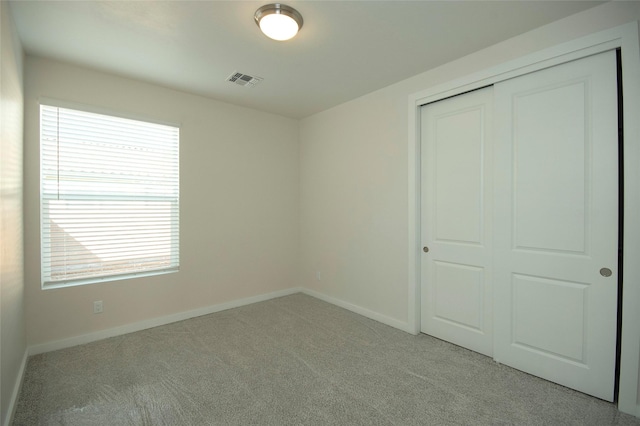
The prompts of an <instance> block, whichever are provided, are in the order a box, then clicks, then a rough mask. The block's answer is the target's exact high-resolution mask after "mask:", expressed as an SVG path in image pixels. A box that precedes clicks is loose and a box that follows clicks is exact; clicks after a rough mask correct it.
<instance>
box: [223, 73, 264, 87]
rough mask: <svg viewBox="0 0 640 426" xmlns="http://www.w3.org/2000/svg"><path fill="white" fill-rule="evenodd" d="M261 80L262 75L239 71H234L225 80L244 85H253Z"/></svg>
mask: <svg viewBox="0 0 640 426" xmlns="http://www.w3.org/2000/svg"><path fill="white" fill-rule="evenodd" d="M262 80H263V78H262V77H256V76H253V75H248V74H242V73H241V72H234V73H233V74H231V75H230V76H229V77H228V78H227V81H230V82H231V83H235V84H237V85H239V86H244V87H253V86H255V85H256V84H258V83H260V82H261V81H262Z"/></svg>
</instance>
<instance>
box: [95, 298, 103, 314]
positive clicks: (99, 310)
mask: <svg viewBox="0 0 640 426" xmlns="http://www.w3.org/2000/svg"><path fill="white" fill-rule="evenodd" d="M102 310H103V306H102V300H96V301H95V302H93V313H94V314H101V313H102Z"/></svg>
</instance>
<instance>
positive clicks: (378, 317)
mask: <svg viewBox="0 0 640 426" xmlns="http://www.w3.org/2000/svg"><path fill="white" fill-rule="evenodd" d="M299 290H300V292H302V293H304V294H306V295H309V296H312V297H315V298H316V299H320V300H324V301H325V302H327V303H331V304H332V305H336V306H339V307H341V308H344V309H346V310H348V311H351V312H355V313H356V314H359V315H362V316H364V317H367V318H370V319H372V320H374V321H378V322H381V323H383V324H386V325H388V326H391V327H394V328H397V329H399V330H402V331H405V332H407V333H411V334H414V333H412V330H411V327H410V326H409V323H408V322H405V321H399V320H397V319H395V318H391V317H388V316H386V315H382V314H380V313H378V312H375V311H371V310H369V309H366V308H363V307H361V306H358V305H354V304H353V303H349V302H345V301H343V300H340V299H336V298H334V297H331V296H327V295H326V294H323V293H319V292H317V291H315V290H309V289H308V288H301V289H299Z"/></svg>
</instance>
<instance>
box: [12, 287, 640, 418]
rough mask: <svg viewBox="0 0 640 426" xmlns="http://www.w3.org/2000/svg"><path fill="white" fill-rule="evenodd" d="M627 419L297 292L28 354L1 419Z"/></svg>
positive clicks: (547, 385) (488, 362) (526, 377)
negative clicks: (13, 405) (10, 411)
mask: <svg viewBox="0 0 640 426" xmlns="http://www.w3.org/2000/svg"><path fill="white" fill-rule="evenodd" d="M484 424H486V425H511V424H517V425H528V424H532V425H598V426H603V425H640V419H636V418H634V417H631V416H628V415H626V414H622V413H620V412H618V411H617V410H616V408H615V406H613V405H612V404H609V403H607V402H604V401H601V400H598V399H595V398H592V397H589V396H586V395H584V394H581V393H579V392H575V391H572V390H570V389H567V388H564V387H562V386H558V385H555V384H553V383H550V382H547V381H544V380H541V379H538V378H536V377H533V376H530V375H528V374H525V373H522V372H520V371H516V370H513V369H511V368H509V367H505V366H502V365H497V364H496V363H494V362H493V361H492V360H491V359H490V358H487V357H485V356H482V355H479V354H476V353H474V352H470V351H468V350H465V349H462V348H460V347H457V346H454V345H451V344H449V343H446V342H443V341H440V340H438V339H434V338H432V337H429V336H426V335H420V336H412V335H409V334H406V333H404V332H402V331H398V330H395V329H393V328H391V327H388V326H385V325H383V324H380V323H377V322H375V321H372V320H369V319H367V318H364V317H362V316H359V315H357V314H354V313H351V312H348V311H346V310H343V309H341V308H338V307H335V306H333V305H330V304H327V303H324V302H322V301H319V300H317V299H315V298H312V297H309V296H305V295H302V294H296V295H292V296H287V297H283V298H280V299H274V300H270V301H267V302H261V303H256V304H254V305H250V306H245V307H241V308H237V309H232V310H228V311H224V312H219V313H216V314H212V315H207V316H203V317H199V318H194V319H191V320H187V321H182V322H179V323H175V324H171V325H167V326H163V327H157V328H153V329H150V330H145V331H141V332H137V333H132V334H128V335H125V336H119V337H115V338H111V339H107V340H103V341H99V342H95V343H90V344H87V345H82V346H76V347H74V348H69V349H64V350H60V351H55V352H50V353H46V354H42V355H36V356H33V357H31V358H29V363H28V366H27V371H26V377H25V382H24V385H23V389H22V393H21V395H20V399H19V401H18V406H17V412H16V415H15V420H14V425H83V426H84V425H100V426H104V425H484Z"/></svg>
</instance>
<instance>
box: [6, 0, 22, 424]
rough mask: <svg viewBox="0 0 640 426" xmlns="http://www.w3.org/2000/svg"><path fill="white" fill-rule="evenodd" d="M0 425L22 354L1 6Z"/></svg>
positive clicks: (16, 107)
mask: <svg viewBox="0 0 640 426" xmlns="http://www.w3.org/2000/svg"><path fill="white" fill-rule="evenodd" d="M0 15H1V19H2V25H1V28H2V34H1V35H0V40H1V42H2V48H1V59H0V63H1V64H2V65H1V66H2V69H1V70H0V76H1V77H0V101H1V102H2V103H1V107H0V108H1V109H0V112H1V115H0V123H1V125H0V136H1V138H2V141H1V145H0V286H1V288H0V304H1V306H0V313H1V315H0V363H1V370H0V407H1V409H0V424H8V423H6V422H5V420H8V416H9V415H10V413H9V412H8V411H9V408H10V407H9V405H10V402H11V398H12V396H13V392H14V389H15V386H16V385H17V380H18V379H19V377H18V374H19V371H20V368H21V365H22V361H23V359H24V356H25V351H26V347H27V346H26V339H25V322H24V276H23V225H22V224H23V222H22V210H23V208H22V189H23V185H22V169H23V167H22V118H23V84H22V58H23V54H22V48H21V47H20V42H19V40H18V37H17V35H16V33H15V29H14V26H13V22H12V21H11V19H10V16H9V6H8V4H7V3H6V2H0Z"/></svg>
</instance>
